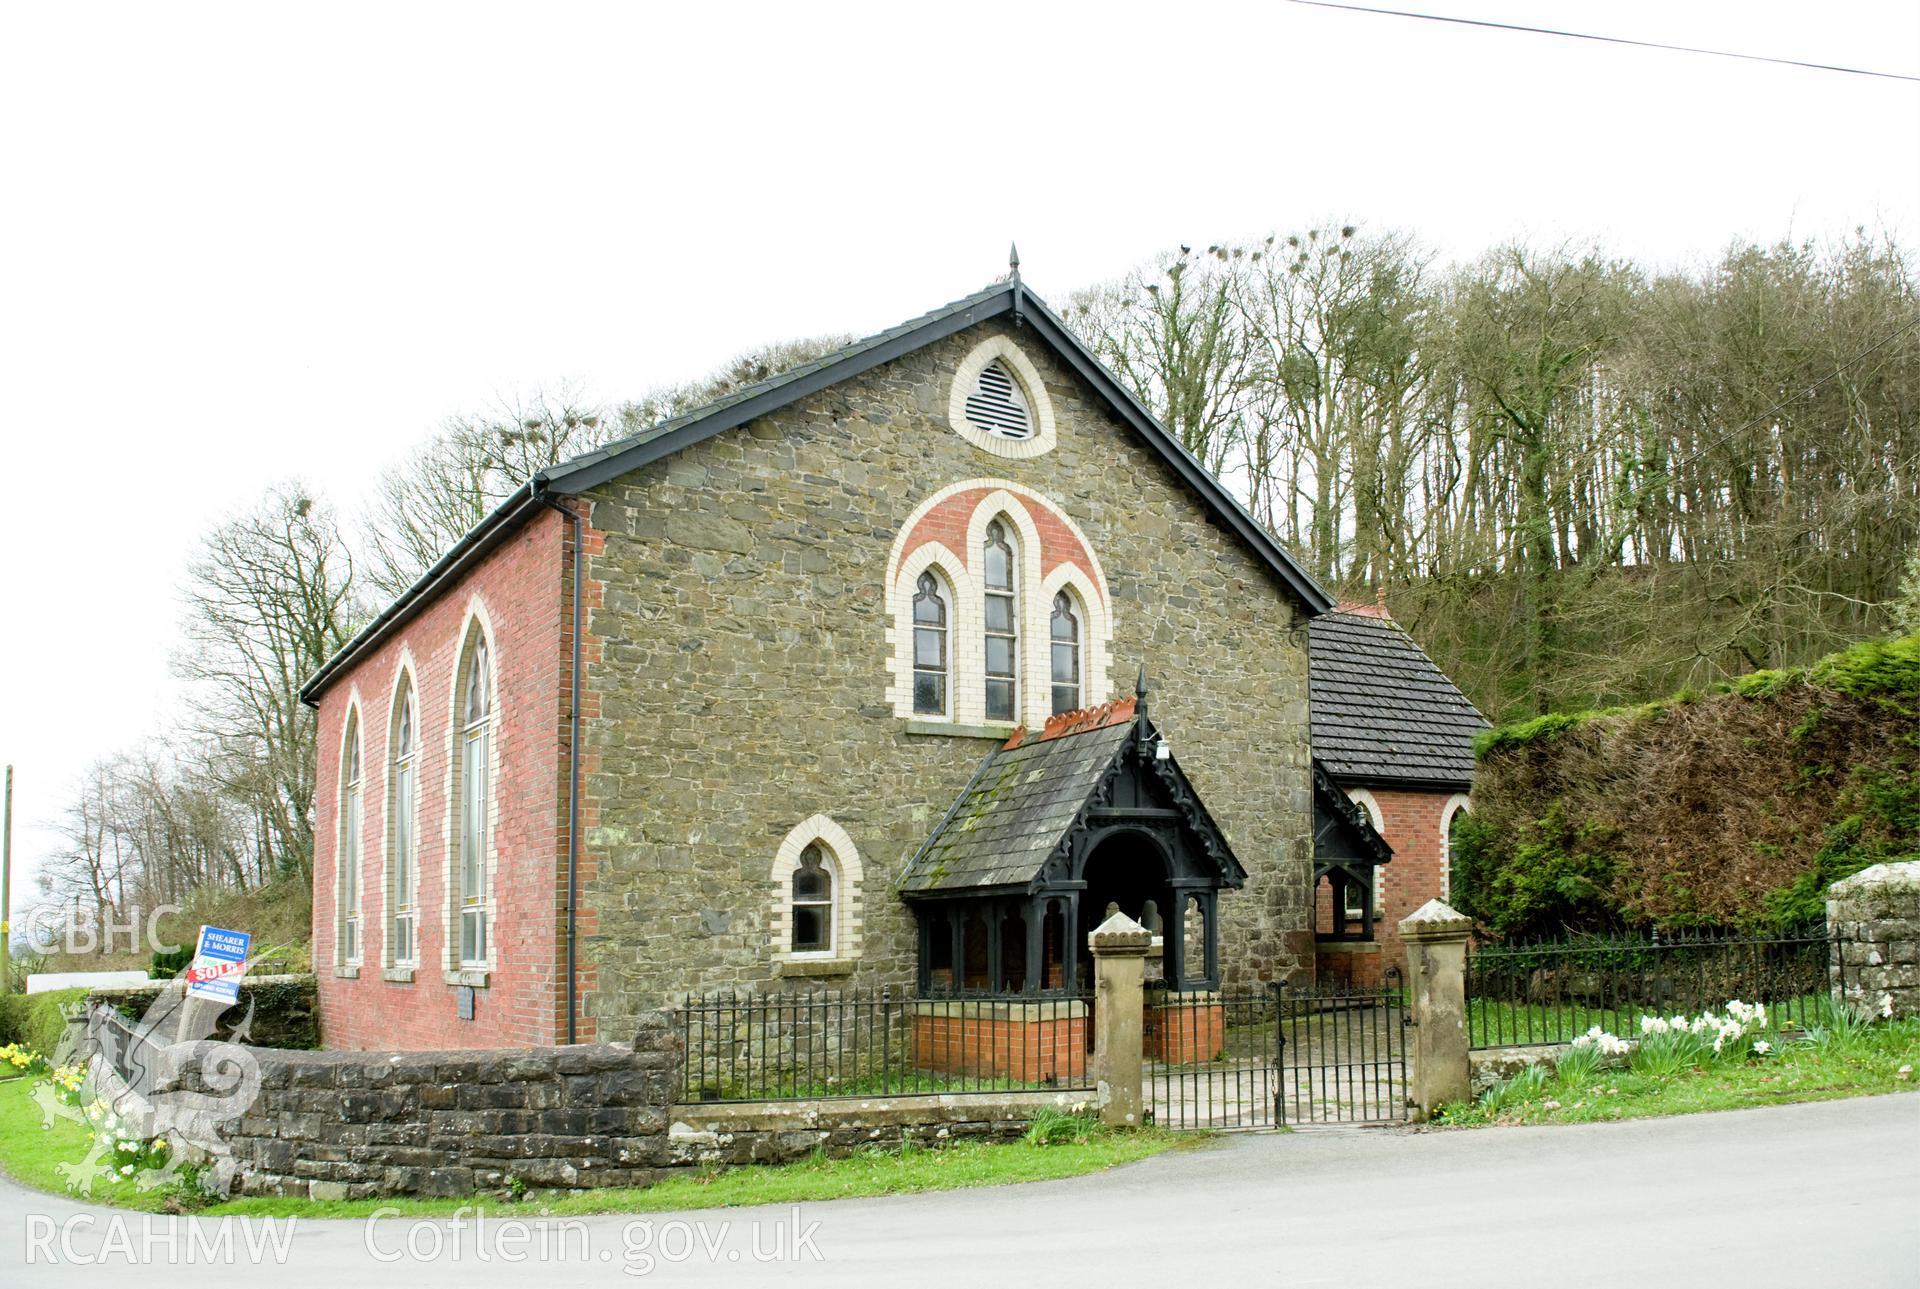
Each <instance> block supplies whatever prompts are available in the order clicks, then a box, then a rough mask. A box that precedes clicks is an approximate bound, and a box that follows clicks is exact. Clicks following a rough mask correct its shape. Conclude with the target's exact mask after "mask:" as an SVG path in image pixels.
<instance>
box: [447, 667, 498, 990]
mask: <svg viewBox="0 0 1920 1289" xmlns="http://www.w3.org/2000/svg"><path fill="white" fill-rule="evenodd" d="M459 742H460V850H459V855H458V861H457V862H458V864H459V869H460V873H459V882H458V884H457V885H456V887H455V889H454V911H455V915H456V916H457V917H458V919H459V946H460V962H461V964H462V965H463V966H473V965H479V964H481V963H484V962H485V961H486V960H487V852H488V834H489V830H490V827H491V824H492V819H491V815H492V804H493V791H492V775H493V661H492V658H491V657H490V656H489V655H488V651H487V641H486V637H485V636H483V635H481V634H480V633H479V632H478V630H477V629H476V631H475V633H474V635H473V643H472V645H471V646H470V649H469V652H468V658H467V674H466V685H465V687H464V691H463V693H462V696H461V702H460V733H459Z"/></svg>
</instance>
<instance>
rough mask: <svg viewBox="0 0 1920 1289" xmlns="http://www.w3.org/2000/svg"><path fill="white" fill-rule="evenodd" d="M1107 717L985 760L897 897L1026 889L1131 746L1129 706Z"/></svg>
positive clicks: (912, 863) (1120, 706) (916, 858)
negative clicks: (1105, 720)
mask: <svg viewBox="0 0 1920 1289" xmlns="http://www.w3.org/2000/svg"><path fill="white" fill-rule="evenodd" d="M1112 709H1113V719H1111V720H1110V722H1109V723H1107V724H1102V725H1096V726H1093V727H1092V728H1090V729H1084V730H1081V731H1080V732H1077V733H1069V734H1065V735H1062V736H1057V737H1053V738H1027V739H1022V740H1020V741H1018V742H1017V743H1013V745H1012V746H1002V747H999V748H995V749H994V750H993V751H992V752H991V753H989V754H988V756H987V759H986V760H985V761H983V762H981V765H980V769H979V771H978V772H977V773H975V775H974V776H973V782H972V783H970V784H968V785H967V788H966V790H965V791H964V792H962V793H961V794H960V800H959V801H957V802H955V803H954V808H953V809H952V810H951V811H950V812H948V814H947V817H946V818H945V819H943V820H942V821H941V822H940V826H939V827H938V828H936V829H935V830H934V832H933V835H932V836H931V837H929V838H927V841H926V844H925V845H924V846H922V847H921V848H920V852H919V853H918V854H916V855H915V856H914V857H913V859H912V860H911V861H909V862H908V864H907V871H906V875H905V876H904V877H903V878H901V881H900V889H901V891H902V893H905V894H913V893H916V892H918V893H927V892H934V891H952V890H978V889H980V888H983V887H996V886H1013V887H1023V888H1024V887H1025V886H1026V885H1027V884H1028V883H1030V882H1032V881H1033V879H1034V877H1035V876H1036V875H1037V874H1038V873H1039V872H1040V868H1041V866H1042V865H1043V864H1045V863H1046V861H1047V857H1048V856H1049V855H1050V854H1052V853H1053V850H1054V848H1055V847H1056V846H1058V845H1059V844H1060V839H1061V838H1062V837H1064V836H1065V835H1066V833H1067V830H1068V829H1069V828H1071V827H1072V826H1073V822H1074V820H1075V819H1077V818H1078V817H1079V815H1080V811H1081V810H1082V809H1083V808H1084V807H1085V806H1086V804H1087V802H1088V800H1089V798H1091V797H1092V796H1093V793H1094V789H1096V788H1098V787H1099V786H1100V784H1101V783H1102V781H1104V780H1105V779H1106V777H1107V772H1108V771H1109V770H1110V769H1111V768H1112V767H1113V763H1114V761H1115V760H1116V759H1117V758H1118V757H1119V756H1120V754H1121V753H1122V752H1124V751H1125V750H1126V747H1127V744H1128V741H1129V740H1130V739H1131V738H1132V735H1133V711H1134V708H1133V703H1132V702H1131V701H1127V702H1123V703H1118V704H1113V705H1112ZM1096 710H1097V709H1096ZM1010 742H1012V741H1011V740H1010Z"/></svg>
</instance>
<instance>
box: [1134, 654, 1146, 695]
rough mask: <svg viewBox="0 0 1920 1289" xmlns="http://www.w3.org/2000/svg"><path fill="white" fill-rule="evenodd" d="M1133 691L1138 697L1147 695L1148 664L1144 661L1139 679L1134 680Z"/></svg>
mask: <svg viewBox="0 0 1920 1289" xmlns="http://www.w3.org/2000/svg"><path fill="white" fill-rule="evenodd" d="M1133 693H1134V697H1136V698H1145V697H1146V696H1147V664H1146V663H1144V662H1143V663H1141V664H1140V676H1139V679H1137V680H1135V681H1134V682H1133Z"/></svg>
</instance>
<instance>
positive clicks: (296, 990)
mask: <svg viewBox="0 0 1920 1289" xmlns="http://www.w3.org/2000/svg"><path fill="white" fill-rule="evenodd" d="M172 984H173V982H172V981H171V980H154V981H149V982H148V983H146V984H144V985H111V986H101V987H99V988H96V989H93V990H90V991H89V992H88V993H87V1001H88V1002H89V1003H104V1004H106V1005H107V1006H109V1007H122V1008H124V1007H131V1008H132V1009H133V1010H134V1011H135V1012H137V1013H141V1014H142V1015H143V1016H144V1014H145V1013H146V1011H147V1010H148V1009H149V1008H150V1007H152V1005H153V1004H154V1002H155V1001H156V1000H158V999H159V998H160V996H161V994H162V993H164V992H165V991H166V990H167V989H168V988H169V987H170V986H171V985H172ZM249 1006H251V1008H252V1020H251V1021H249V1020H248V1008H249ZM156 1019H161V1018H156ZM243 1024H245V1025H247V1026H248V1031H247V1036H246V1038H245V1040H244V1041H246V1042H248V1043H252V1044H256V1045H258V1046H260V1047H289V1048H299V1049H303V1050H306V1049H312V1048H316V1047H319V1046H320V997H319V988H318V985H317V984H316V982H315V979H314V977H313V975H312V973H310V972H309V973H302V974H298V975H280V976H267V975H250V976H247V977H245V978H244V979H242V980H241V981H240V1001H239V1002H237V1003H235V1004H233V1005H232V1006H230V1007H228V1008H227V1009H226V1010H225V1011H223V1012H222V1013H220V1018H219V1019H218V1020H217V1021H215V1022H214V1029H213V1036H214V1037H215V1038H218V1039H223V1040H231V1039H232V1036H233V1030H234V1028H235V1027H236V1026H239V1025H243ZM169 1028H170V1027H169ZM169 1037H171V1034H169Z"/></svg>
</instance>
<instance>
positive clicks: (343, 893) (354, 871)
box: [340, 714, 363, 966]
mask: <svg viewBox="0 0 1920 1289" xmlns="http://www.w3.org/2000/svg"><path fill="white" fill-rule="evenodd" d="M341 777H342V779H343V781H344V783H345V785H346V786H345V787H344V788H343V789H342V791H341V798H340V961H341V963H342V964H344V965H348V966H351V965H353V964H355V963H357V962H359V961H360V832H361V827H360V825H361V820H362V817H363V815H362V810H361V800H362V794H361V784H360V718H359V716H358V714H355V715H353V716H350V717H348V719H347V754H346V760H345V765H344V768H343V770H342V772H341Z"/></svg>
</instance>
